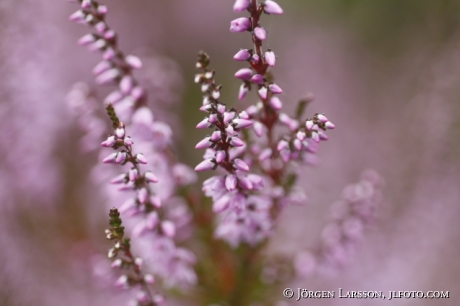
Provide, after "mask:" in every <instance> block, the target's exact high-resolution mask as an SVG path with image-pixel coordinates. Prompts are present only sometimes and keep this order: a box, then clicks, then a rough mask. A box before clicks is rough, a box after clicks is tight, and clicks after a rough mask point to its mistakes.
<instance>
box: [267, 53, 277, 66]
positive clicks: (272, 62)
mask: <svg viewBox="0 0 460 306" xmlns="http://www.w3.org/2000/svg"><path fill="white" fill-rule="evenodd" d="M265 62H267V65H268V66H270V67H273V66H275V63H276V56H275V53H274V52H273V51H271V50H270V49H269V50H268V51H267V52H265Z"/></svg>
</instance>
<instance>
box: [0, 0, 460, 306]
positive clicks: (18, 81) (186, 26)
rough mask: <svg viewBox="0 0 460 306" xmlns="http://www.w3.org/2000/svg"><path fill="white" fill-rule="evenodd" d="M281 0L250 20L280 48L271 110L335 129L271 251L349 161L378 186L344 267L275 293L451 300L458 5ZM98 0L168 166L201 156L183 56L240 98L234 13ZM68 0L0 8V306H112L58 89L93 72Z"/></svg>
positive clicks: (290, 239)
mask: <svg viewBox="0 0 460 306" xmlns="http://www.w3.org/2000/svg"><path fill="white" fill-rule="evenodd" d="M278 2H279V4H280V5H281V6H282V7H283V8H284V10H285V14H284V15H282V16H266V17H264V18H263V19H262V25H263V26H264V27H265V28H266V29H268V30H269V39H267V43H268V44H269V46H270V48H272V49H273V50H274V51H275V53H276V54H277V55H278V60H277V66H276V67H275V69H274V74H275V78H276V81H277V83H278V84H279V85H280V86H281V87H282V88H283V90H284V93H283V95H282V100H283V102H284V104H285V106H286V109H287V110H288V113H289V111H292V110H293V109H294V107H295V103H296V102H297V101H298V100H299V99H300V98H302V97H304V96H305V94H306V93H308V92H313V93H314V94H315V101H314V102H313V103H312V104H311V105H310V106H309V107H308V109H307V111H308V114H310V115H312V114H314V113H315V112H324V113H326V115H327V117H328V118H329V119H330V120H331V121H332V122H334V124H335V125H336V126H337V128H336V130H334V131H331V132H330V133H329V137H330V140H329V141H328V142H327V143H324V144H323V145H322V146H321V149H320V152H319V157H320V163H319V164H318V166H317V167H315V168H311V167H309V168H305V169H302V170H301V180H300V184H301V186H302V187H303V188H304V189H305V190H306V191H307V194H308V197H309V202H308V205H305V206H299V207H289V208H288V209H287V210H286V211H285V213H284V214H283V216H282V218H281V223H280V225H279V227H278V231H277V234H276V235H275V237H274V239H273V241H272V244H271V246H270V252H272V253H273V254H277V253H279V254H295V253H296V252H297V251H299V250H302V249H307V248H312V247H314V246H315V245H316V244H317V243H318V242H319V239H320V238H319V236H320V232H321V229H322V228H323V227H324V225H325V224H326V222H327V214H328V209H329V208H330V204H331V203H332V202H333V201H334V200H336V199H338V198H339V197H340V194H341V190H342V188H343V187H344V186H346V185H347V184H349V183H352V182H355V181H357V180H358V177H359V173H360V172H361V171H362V170H364V169H366V168H373V169H375V170H376V171H378V172H379V173H380V174H381V175H382V176H383V177H384V179H385V181H386V186H385V191H384V196H385V200H384V203H383V204H382V206H381V207H380V208H379V211H378V221H377V222H376V224H375V225H374V226H373V228H372V229H371V230H370V231H368V232H367V234H366V240H365V242H364V243H362V244H361V245H360V246H359V248H358V249H357V251H356V254H355V257H354V258H352V259H351V260H350V263H349V264H348V265H347V266H346V267H344V268H342V269H340V270H337V271H336V272H335V273H333V274H332V275H328V276H321V275H316V276H313V277H311V278H309V279H302V280H296V281H293V282H292V283H288V284H287V285H289V286H292V287H294V288H297V287H301V288H308V289H312V290H337V288H339V287H341V288H344V289H346V290H378V291H380V290H382V291H384V292H387V291H388V290H421V291H427V290H444V291H447V290H448V291H450V298H449V299H443V300H418V299H400V300H394V301H387V300H385V301H383V300H347V299H328V300H308V301H300V302H294V303H292V305H345V306H346V305H357V306H359V305H398V306H399V305H422V306H423V305H440V306H442V305H460V261H459V258H460V222H458V220H459V218H460V172H459V170H460V158H459V155H460V141H459V140H460V104H459V102H460V77H459V76H460V26H459V25H460V23H459V22H460V1H459V0H436V1H432V0H418V1H410V0H322V1H314V0H290V1H283V0H279V1H278ZM105 4H107V5H108V6H109V16H108V22H109V23H110V24H111V25H112V27H113V28H114V29H115V30H116V31H117V32H118V34H119V36H120V43H121V47H122V49H123V50H125V52H127V53H131V54H135V55H138V56H139V57H140V58H141V59H142V60H143V61H144V63H145V69H143V70H142V71H140V72H139V73H138V77H139V78H140V79H141V81H142V82H143V84H144V85H145V86H146V88H148V90H149V92H150V97H151V103H152V107H154V111H155V113H156V115H157V118H159V119H160V120H163V121H166V122H168V123H170V124H171V126H172V129H173V131H174V135H175V136H174V137H175V143H176V148H177V154H178V156H179V158H180V159H181V161H183V162H184V163H186V164H189V165H190V166H194V165H195V164H196V163H197V162H198V161H199V160H200V154H201V152H195V150H193V147H194V145H195V143H196V142H197V141H198V140H200V139H201V138H202V136H203V134H202V131H196V130H195V129H194V127H195V125H196V123H197V122H198V121H199V120H200V119H201V116H202V114H201V113H200V112H199V111H198V110H197V108H198V107H199V105H200V103H201V98H200V92H199V88H198V87H197V86H196V85H195V84H193V75H194V73H195V71H194V64H195V57H196V52H197V51H198V50H200V49H204V50H206V51H207V52H208V53H209V54H210V55H211V61H212V65H213V67H215V69H216V70H217V79H218V80H219V81H220V82H221V83H222V84H224V89H223V100H224V101H226V102H227V103H235V105H237V106H241V107H242V106H244V105H247V104H244V103H240V102H236V95H237V90H238V87H239V83H238V82H237V81H236V80H234V78H233V73H234V72H235V71H236V70H237V69H239V68H240V67H242V65H241V63H237V62H234V61H233V60H232V56H233V55H234V54H235V53H236V51H237V50H238V49H239V48H250V46H251V43H250V38H249V35H247V34H246V35H245V34H234V33H230V32H229V31H228V28H229V23H230V21H231V20H232V19H234V18H236V17H237V16H238V15H236V14H234V13H233V12H232V9H231V8H232V5H233V1H231V0H225V1H223V0H221V1H215V0H193V1H191V0H168V1H160V0H132V1H122V0H106V1H105ZM76 8H77V7H76V5H75V4H74V3H68V2H66V1H64V0H62V1H56V0H53V1H51V0H43V1H32V0H23V1H14V0H2V1H1V2H0V118H1V119H0V129H1V131H2V133H1V136H2V137H1V140H2V141H0V148H1V152H2V154H1V159H0V246H1V247H0V305H4V306H12V305H14V306H20V305H37V306H39V305H63V304H66V305H116V304H117V293H116V291H114V290H113V289H111V288H110V284H104V282H101V281H100V280H99V281H98V278H97V277H94V273H95V272H94V267H95V266H96V267H97V264H96V263H97V262H98V260H99V259H98V257H97V254H102V255H101V256H103V254H104V253H105V252H106V249H107V248H108V247H109V245H110V244H109V243H108V242H107V241H106V240H105V237H104V234H103V230H104V228H105V227H106V222H107V217H106V215H107V207H109V206H111V204H110V203H106V201H105V198H104V196H103V194H101V193H100V189H101V186H98V185H97V184H94V183H92V181H91V179H89V178H90V176H91V169H92V168H93V167H94V165H95V163H96V161H97V155H98V153H97V152H82V150H81V144H80V139H81V137H82V135H83V133H82V132H81V131H80V129H79V128H78V126H77V124H76V121H75V118H74V116H73V115H72V113H71V112H70V111H69V110H68V107H67V105H66V98H65V97H66V94H67V93H68V91H69V90H70V89H71V87H72V85H73V84H74V83H75V82H78V81H85V82H87V83H89V84H90V85H93V84H94V82H93V77H92V75H91V73H90V71H91V69H92V68H93V67H94V66H95V64H96V63H97V62H98V61H99V58H100V56H99V55H98V54H89V53H88V52H87V51H86V50H85V49H84V48H81V47H78V46H77V45H76V40H77V39H78V38H79V37H80V36H82V35H84V34H85V33H87V32H88V28H86V27H84V26H80V25H76V24H72V23H70V22H69V21H68V16H69V15H70V14H71V13H72V12H73V11H74V10H76ZM104 92H106V91H105V90H104V89H102V90H100V91H99V95H100V97H101V98H102V97H103V93H104ZM254 100H255V97H254V96H250V97H249V98H247V99H246V102H245V103H253V102H255V101H254ZM96 274H97V273H96ZM279 300H280V301H283V298H282V295H281V291H280V292H279ZM276 302H277V301H273V303H274V304H275V303H276ZM284 302H286V303H287V302H288V301H286V300H285V301H284ZM179 305H194V304H193V301H190V302H181V303H179ZM279 305H291V304H283V303H279Z"/></svg>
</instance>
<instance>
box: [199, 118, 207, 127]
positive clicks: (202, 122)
mask: <svg viewBox="0 0 460 306" xmlns="http://www.w3.org/2000/svg"><path fill="white" fill-rule="evenodd" d="M207 127H209V122H208V118H204V119H203V120H201V121H200V123H198V124H197V125H196V128H197V129H205V128H207Z"/></svg>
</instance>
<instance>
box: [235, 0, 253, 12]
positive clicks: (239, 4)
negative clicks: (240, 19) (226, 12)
mask: <svg viewBox="0 0 460 306" xmlns="http://www.w3.org/2000/svg"><path fill="white" fill-rule="evenodd" d="M249 4H250V0H236V1H235V4H234V5H233V11H234V12H235V13H241V12H242V11H244V10H245V9H247V8H248V6H249Z"/></svg>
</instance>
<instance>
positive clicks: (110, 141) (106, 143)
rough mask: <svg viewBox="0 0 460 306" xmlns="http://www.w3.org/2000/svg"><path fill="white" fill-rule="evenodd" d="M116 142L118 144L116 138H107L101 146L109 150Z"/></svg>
mask: <svg viewBox="0 0 460 306" xmlns="http://www.w3.org/2000/svg"><path fill="white" fill-rule="evenodd" d="M115 142H116V140H115V136H109V138H107V139H106V140H104V141H103V142H102V143H101V146H103V147H107V148H109V147H111V146H113V145H114V144H115Z"/></svg>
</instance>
